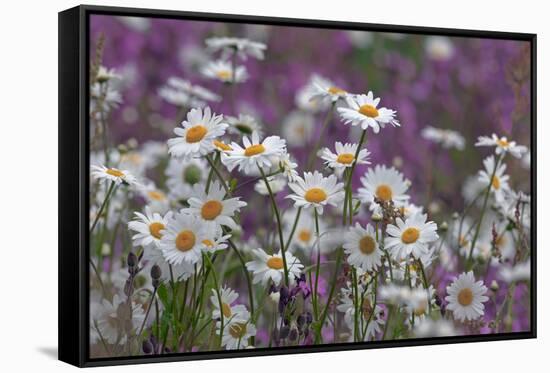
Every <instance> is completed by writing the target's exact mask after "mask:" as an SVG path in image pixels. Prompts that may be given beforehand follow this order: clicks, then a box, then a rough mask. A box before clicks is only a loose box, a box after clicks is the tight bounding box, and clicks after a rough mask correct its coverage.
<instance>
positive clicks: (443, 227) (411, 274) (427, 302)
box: [90, 37, 530, 354]
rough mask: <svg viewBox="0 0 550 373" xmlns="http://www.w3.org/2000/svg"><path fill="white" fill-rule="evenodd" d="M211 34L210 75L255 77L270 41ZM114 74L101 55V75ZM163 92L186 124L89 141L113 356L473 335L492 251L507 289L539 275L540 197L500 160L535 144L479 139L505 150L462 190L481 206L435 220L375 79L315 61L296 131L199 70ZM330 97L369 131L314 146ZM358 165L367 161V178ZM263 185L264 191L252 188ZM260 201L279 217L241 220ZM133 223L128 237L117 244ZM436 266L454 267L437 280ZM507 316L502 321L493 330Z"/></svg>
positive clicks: (97, 257) (95, 310)
mask: <svg viewBox="0 0 550 373" xmlns="http://www.w3.org/2000/svg"><path fill="white" fill-rule="evenodd" d="M206 49H207V50H208V51H209V52H210V53H211V54H212V55H219V59H216V60H213V61H211V62H209V63H207V64H206V65H205V66H204V68H203V69H202V71H201V72H202V74H203V75H204V77H206V78H209V79H215V80H219V81H221V82H222V83H224V84H229V85H234V84H237V83H244V82H245V81H246V80H247V79H249V78H250V76H249V73H248V71H247V70H246V68H245V66H244V65H239V64H238V63H239V61H244V60H246V59H247V58H248V57H252V58H255V59H258V60H262V59H263V58H264V53H265V51H266V45H265V44H262V43H257V42H253V41H250V40H246V39H238V38H228V37H223V38H210V39H207V40H206ZM119 78H120V77H119V76H118V75H116V74H115V73H114V71H112V70H107V69H105V68H101V69H99V71H98V72H97V77H96V79H95V80H96V81H97V83H94V84H99V87H100V88H101V85H102V84H103V85H105V84H107V82H109V81H113V80H116V79H119ZM94 87H95V85H94V86H93V87H92V91H94V90H95V89H97V88H94ZM158 94H159V96H160V97H162V98H163V99H164V100H166V101H167V102H169V103H171V104H173V105H176V106H177V107H179V108H180V109H185V114H186V115H185V117H184V119H183V120H182V122H181V125H180V126H178V127H176V128H175V129H174V130H173V137H171V138H168V139H166V141H165V142H147V143H144V144H142V145H141V146H138V145H137V144H124V145H121V146H118V147H116V148H114V147H112V148H105V149H102V150H101V151H98V152H95V153H93V154H92V155H91V164H92V166H91V177H92V181H93V188H92V195H91V200H90V201H91V203H90V205H91V206H92V207H91V211H90V233H91V236H92V248H93V250H92V258H91V266H92V269H93V271H92V274H93V276H92V278H91V286H92V289H93V290H92V292H91V312H90V315H91V320H90V330H91V333H90V336H91V338H92V342H93V343H98V344H102V345H103V348H104V349H105V351H104V353H107V354H128V353H130V354H135V353H145V354H151V353H155V354H158V353H165V352H178V351H179V352H181V351H195V350H197V349H219V348H226V349H239V348H252V347H255V346H280V345H299V344H315V343H333V342H335V343H338V342H363V341H372V340H382V339H388V338H407V337H426V336H443V335H456V334H462V333H474V332H476V331H479V328H481V327H482V326H483V322H484V320H483V318H484V316H485V304H486V303H487V302H488V300H489V299H490V297H492V299H493V301H495V302H496V301H497V297H496V293H497V290H495V287H496V288H498V283H497V284H496V286H495V284H485V283H484V280H483V278H484V277H485V275H484V273H485V272H483V270H482V264H483V263H487V265H488V266H492V267H495V268H497V269H498V273H499V276H500V277H499V278H500V279H501V280H502V281H504V282H506V283H508V284H510V286H513V284H517V283H519V282H522V281H529V279H530V273H529V268H530V266H529V249H528V248H527V247H525V248H524V249H521V248H522V247H524V246H525V245H524V243H525V242H527V241H528V239H527V236H526V235H527V234H528V233H527V231H528V228H529V208H530V198H529V197H528V196H527V195H525V194H523V193H521V192H516V191H514V190H513V189H512V188H511V186H510V184H509V176H508V175H506V168H507V165H506V163H505V160H506V156H507V155H508V154H510V155H511V156H513V157H515V158H523V157H525V155H526V154H527V153H528V152H527V148H526V147H524V146H521V145H518V144H516V143H515V142H514V141H510V140H508V139H507V138H506V137H499V136H497V135H493V136H492V137H480V138H479V140H478V142H477V143H476V146H479V147H493V148H494V150H495V151H494V154H492V155H490V156H489V157H487V158H486V159H485V160H484V161H483V169H481V170H480V171H479V174H478V175H477V176H475V177H474V179H473V181H471V182H470V184H471V185H469V186H468V188H466V189H468V193H465V199H466V200H467V202H468V203H469V204H471V205H473V206H477V207H478V211H479V214H478V215H477V216H475V217H474V216H469V215H467V214H466V213H462V214H458V213H457V214H456V216H454V217H453V222H452V223H451V224H449V223H447V222H442V223H440V224H439V225H438V224H436V223H435V222H434V221H432V220H431V215H432V214H433V211H432V210H434V208H433V206H429V207H428V208H427V209H426V208H424V207H423V206H420V205H416V204H414V203H413V201H412V200H413V198H412V196H411V194H410V191H411V189H412V183H411V182H410V181H409V180H408V179H407V178H406V177H405V175H404V174H403V173H402V172H401V171H399V170H398V169H397V168H396V167H388V166H386V165H380V164H377V165H374V166H371V160H370V156H371V154H370V152H369V151H368V150H367V149H368V146H367V145H368V140H369V138H370V135H375V136H376V135H377V134H379V133H380V131H382V130H383V129H384V128H386V126H388V125H389V126H392V127H399V126H400V123H399V121H398V120H397V119H396V116H397V113H396V111H395V110H392V109H389V108H386V107H384V106H382V105H381V100H380V98H377V97H375V95H374V94H373V92H368V93H366V94H353V93H350V92H347V91H346V90H345V89H344V88H341V87H340V86H338V85H337V84H335V83H333V82H331V81H330V80H328V79H326V78H324V77H321V76H318V75H314V76H312V77H311V79H310V81H309V82H308V84H307V85H306V86H305V87H304V88H303V89H301V90H300V91H299V92H298V93H297V94H296V100H295V102H296V106H297V109H296V110H295V111H293V112H292V113H290V114H289V116H288V118H287V119H286V120H285V123H283V128H282V135H283V137H280V136H277V135H270V134H268V133H267V130H266V129H264V128H263V126H262V125H261V124H260V122H259V121H258V120H257V119H256V118H255V117H254V116H253V115H250V114H248V113H240V114H238V115H236V116H228V115H222V114H218V113H215V112H214V111H213V110H212V109H211V105H213V104H214V103H216V102H220V101H221V100H222V96H221V95H220V94H217V93H215V92H212V91H210V90H208V89H206V88H204V87H201V86H199V85H196V84H192V83H191V82H189V81H187V80H183V79H180V78H177V77H172V78H170V79H169V80H168V81H167V83H166V84H165V85H164V86H162V87H160V88H159V91H158ZM106 95H107V96H108V95H109V94H108V92H107V94H106ZM111 96H112V94H111ZM92 97H95V96H94V94H92ZM224 99H225V98H224ZM119 101H120V99H119V98H118V97H116V98H115V97H111V98H107V97H104V98H103V101H102V102H112V103H116V102H119ZM112 107H113V105H112V104H110V105H104V104H103V103H102V104H101V105H100V106H96V105H94V107H93V108H92V110H93V111H94V113H93V114H94V117H96V116H97V117H98V118H101V121H102V123H104V122H105V121H106V119H107V116H108V113H109V110H108V108H112ZM98 108H99V109H98ZM96 111H97V112H96ZM320 112H325V113H326V114H325V118H326V119H325V121H324V123H325V127H326V126H327V125H335V126H336V125H342V124H343V125H349V126H351V129H352V130H353V131H356V130H358V131H360V132H359V135H360V139H358V142H340V141H336V142H335V143H334V144H331V145H330V146H328V147H321V146H320V145H322V144H321V143H320V141H319V142H318V143H317V144H312V143H313V142H315V141H314V140H315V139H313V138H312V133H313V132H312V131H313V126H314V119H313V118H314V117H313V116H312V113H320ZM333 115H336V116H338V117H339V121H340V122H341V124H338V123H332V122H333V120H334V118H333ZM334 122H336V121H334ZM353 131H352V132H351V133H354V132H353ZM356 133H357V132H356ZM422 136H423V137H424V138H425V139H426V140H427V141H432V142H434V143H436V144H439V145H441V146H442V147H443V148H445V149H447V150H450V149H452V150H453V151H462V150H464V149H465V148H466V146H467V142H466V140H465V139H464V138H463V137H462V136H461V135H460V134H459V133H458V132H455V131H452V130H448V129H438V128H434V127H426V128H424V130H423V131H422ZM320 140H322V133H321V137H320ZM306 144H311V145H312V148H311V154H312V158H311V160H308V162H307V163H309V165H306V164H302V165H301V167H300V168H301V169H302V170H304V172H303V173H302V174H300V173H299V172H298V169H299V166H298V163H297V161H296V159H295V158H294V157H293V156H292V154H291V149H292V148H293V147H297V146H303V145H306ZM321 163H322V164H323V167H322V168H320V169H314V168H315V165H317V164H321ZM358 166H359V168H360V169H362V170H365V169H366V170H365V171H363V172H362V174H361V175H360V178H359V180H360V186H358V185H354V183H353V176H354V174H356V173H357V172H358V171H357V170H358V168H357V167H358ZM311 169H313V170H312V171H310V170H311ZM155 172H156V175H158V173H159V172H160V174H161V175H162V177H160V178H157V180H162V182H160V181H157V183H158V184H157V183H156V182H155V181H154V179H155V178H154V177H151V175H153V174H155ZM251 193H257V195H258V196H260V199H259V200H260V201H264V202H263V203H262V204H261V205H253V204H251V203H247V202H245V201H244V200H243V196H242V195H243V194H244V195H247V196H249V195H250V194H251ZM136 201H138V202H136ZM250 212H254V215H253V216H255V217H256V218H257V219H261V218H260V217H262V216H264V215H265V216H267V219H266V220H263V222H265V223H262V224H264V225H265V226H264V227H263V230H258V231H257V232H245V231H244V229H245V227H246V225H244V224H243V223H242V222H243V221H244V220H245V219H246V217H247V214H248V213H250ZM510 222H514V223H515V225H514V228H510ZM121 231H126V232H129V234H130V238H131V242H130V243H128V244H126V243H124V242H123V243H122V252H121V249H120V244H119V247H117V242H119V241H120V240H119V237H118V236H117V235H118V234H119V232H121ZM250 233H251V234H250ZM519 241H521V242H523V244H518V242H519ZM116 258H123V259H126V258H127V260H126V261H127V263H122V264H121V262H123V261H121V260H116ZM236 259H238V260H236ZM436 264H437V265H439V266H441V267H443V268H445V269H446V270H447V272H448V273H456V274H457V276H456V277H455V278H454V279H451V280H450V281H447V280H446V281H447V282H442V281H443V278H442V277H441V274H440V273H438V271H436ZM139 279H141V280H139ZM441 283H442V284H444V285H446V286H444V287H443V288H441V286H438V285H439V284H441ZM109 285H112V288H111V289H110V288H109ZM230 285H231V286H232V287H233V288H232V287H230ZM487 285H489V287H490V288H491V291H492V292H493V293H492V294H493V295H491V293H490V292H489V288H488V287H487ZM237 288H238V289H239V292H240V293H238V292H237V291H236V290H235V289H237ZM109 289H110V290H109ZM113 289H114V290H113ZM205 294H206V295H205ZM208 295H209V296H210V298H209V301H210V302H209V303H208V302H207V301H206V300H205V296H208ZM510 301H511V300H509V299H505V300H504V302H510ZM502 320H504V315H497V316H496V319H495V320H493V322H494V326H493V329H494V331H501V330H503V329H502V328H501V326H499V325H498V324H499V322H504V321H502ZM136 346H137V347H136Z"/></svg>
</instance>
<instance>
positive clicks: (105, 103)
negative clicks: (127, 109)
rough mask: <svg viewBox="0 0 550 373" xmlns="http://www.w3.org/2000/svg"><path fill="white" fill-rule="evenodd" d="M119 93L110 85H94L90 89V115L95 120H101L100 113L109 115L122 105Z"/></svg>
mask: <svg viewBox="0 0 550 373" xmlns="http://www.w3.org/2000/svg"><path fill="white" fill-rule="evenodd" d="M122 101H123V100H122V96H121V95H120V92H118V91H117V90H115V89H114V88H113V87H112V86H111V85H110V84H102V83H95V84H93V85H92V86H91V87H90V113H91V115H92V117H93V118H94V119H96V120H98V119H101V114H100V112H101V111H103V112H104V113H109V112H110V111H111V109H114V108H117V107H118V106H119V105H120V104H122Z"/></svg>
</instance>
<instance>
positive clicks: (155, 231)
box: [149, 221, 165, 240]
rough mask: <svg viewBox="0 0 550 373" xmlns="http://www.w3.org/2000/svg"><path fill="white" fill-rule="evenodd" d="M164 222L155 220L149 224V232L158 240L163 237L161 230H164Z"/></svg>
mask: <svg viewBox="0 0 550 373" xmlns="http://www.w3.org/2000/svg"><path fill="white" fill-rule="evenodd" d="M164 228H165V227H164V224H162V223H159V222H157V221H156V222H154V223H151V224H150V225H149V232H150V233H151V236H153V237H155V238H156V239H157V240H160V239H161V237H162V234H161V233H160V231H161V230H163V229H164Z"/></svg>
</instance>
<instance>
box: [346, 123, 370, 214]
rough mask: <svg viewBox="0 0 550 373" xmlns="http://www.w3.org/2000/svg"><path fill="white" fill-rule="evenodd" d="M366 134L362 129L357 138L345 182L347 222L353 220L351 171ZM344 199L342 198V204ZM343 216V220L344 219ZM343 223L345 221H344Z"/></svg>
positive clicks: (353, 169) (355, 164) (353, 168)
mask: <svg viewBox="0 0 550 373" xmlns="http://www.w3.org/2000/svg"><path fill="white" fill-rule="evenodd" d="M366 136H367V130H363V132H362V133H361V139H359V144H358V145H357V150H355V156H354V158H353V163H352V165H351V168H350V172H349V174H348V180H347V183H346V196H347V197H348V198H349V202H348V209H349V224H351V223H352V221H353V206H352V195H353V193H352V188H351V187H352V185H351V184H352V179H353V172H354V171H355V167H356V166H357V157H358V156H359V152H360V151H361V147H362V146H363V143H364V142H365V138H366ZM345 203H346V201H345V200H344V204H345ZM345 219H346V218H345V217H344V221H345ZM344 224H345V223H344Z"/></svg>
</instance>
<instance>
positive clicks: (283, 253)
mask: <svg viewBox="0 0 550 373" xmlns="http://www.w3.org/2000/svg"><path fill="white" fill-rule="evenodd" d="M258 170H260V173H261V174H262V179H263V180H264V183H265V186H266V188H267V191H268V192H269V198H270V199H271V205H272V207H273V211H274V212H275V219H276V220H277V230H278V232H279V245H280V247H281V256H282V257H283V267H284V272H285V285H286V286H287V287H288V285H289V280H288V266H287V263H286V250H285V239H284V238H283V226H282V224H281V215H280V213H279V208H278V207H277V202H276V201H275V195H274V194H273V191H272V190H271V186H270V185H269V181H268V180H267V177H266V176H265V172H264V170H262V168H261V167H260V165H258Z"/></svg>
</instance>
